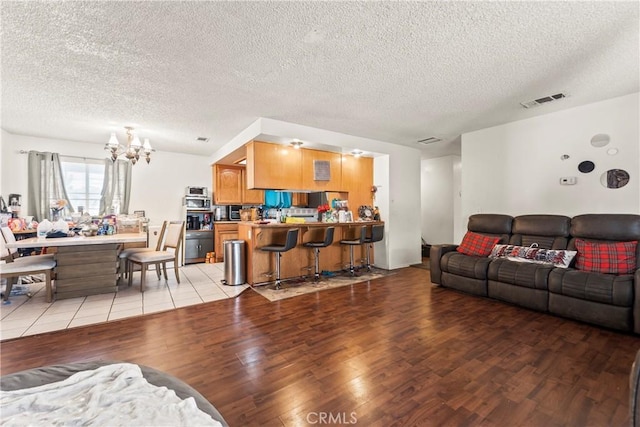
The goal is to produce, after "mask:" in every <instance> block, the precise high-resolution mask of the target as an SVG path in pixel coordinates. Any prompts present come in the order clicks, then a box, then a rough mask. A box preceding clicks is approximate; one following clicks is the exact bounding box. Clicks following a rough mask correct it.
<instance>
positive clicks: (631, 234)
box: [567, 214, 640, 269]
mask: <svg viewBox="0 0 640 427" xmlns="http://www.w3.org/2000/svg"><path fill="white" fill-rule="evenodd" d="M570 233H571V240H569V244H568V245H567V249H571V250H576V240H578V239H581V240H584V241H587V242H592V243H616V242H633V241H639V240H640V215H634V214H586V215H578V216H575V217H573V218H572V219H571V231H570ZM579 259H580V253H578V255H577V256H576V263H577V262H578V260H579ZM635 266H636V269H637V268H638V266H640V245H636V248H635Z"/></svg>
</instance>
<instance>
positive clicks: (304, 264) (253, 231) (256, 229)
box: [238, 221, 383, 285]
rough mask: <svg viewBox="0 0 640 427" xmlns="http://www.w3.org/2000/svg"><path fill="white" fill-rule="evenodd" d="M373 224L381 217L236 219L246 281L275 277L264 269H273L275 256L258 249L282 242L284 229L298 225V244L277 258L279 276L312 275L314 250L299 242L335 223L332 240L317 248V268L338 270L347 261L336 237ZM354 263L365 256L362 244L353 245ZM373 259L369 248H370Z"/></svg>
mask: <svg viewBox="0 0 640 427" xmlns="http://www.w3.org/2000/svg"><path fill="white" fill-rule="evenodd" d="M375 224H383V222H381V221H362V222H341V223H325V222H308V223H300V224H296V223H288V224H287V223H272V224H259V223H256V222H240V223H239V224H238V239H240V240H244V242H245V245H246V257H247V263H246V264H247V283H249V284H251V285H256V284H261V283H264V282H269V281H273V280H275V279H274V278H271V277H269V275H268V274H267V273H269V272H274V271H275V256H274V255H273V254H272V253H269V252H264V251H261V250H260V248H261V247H262V246H267V245H269V244H272V243H274V242H283V241H284V239H285V236H286V232H287V230H289V229H291V228H298V229H299V230H300V231H299V232H298V245H297V246H296V247H295V248H293V249H291V250H290V251H288V252H285V253H283V254H282V259H281V261H280V267H281V271H280V276H281V278H282V279H287V278H294V277H300V276H313V273H314V254H313V249H310V248H305V247H304V246H302V244H303V243H306V242H309V241H319V240H323V239H324V230H325V229H326V228H327V227H335V233H334V236H333V243H332V244H331V245H330V246H327V247H326V248H321V249H320V271H323V270H326V271H338V270H342V269H343V268H344V267H345V266H346V265H348V264H349V248H348V247H346V246H345V245H341V244H340V240H343V239H351V238H355V236H356V234H357V233H358V231H359V230H360V227H370V226H372V225H375ZM354 252H355V263H356V265H359V264H360V262H359V260H360V259H363V258H365V256H366V248H365V245H362V246H361V247H360V248H358V247H356V248H354ZM371 259H372V260H373V250H372V251H371Z"/></svg>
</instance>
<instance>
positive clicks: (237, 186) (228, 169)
mask: <svg viewBox="0 0 640 427" xmlns="http://www.w3.org/2000/svg"><path fill="white" fill-rule="evenodd" d="M213 177H214V178H213V183H214V185H213V188H214V190H213V198H214V203H215V204H216V205H220V204H239V203H242V167H241V166H231V165H217V164H216V165H213Z"/></svg>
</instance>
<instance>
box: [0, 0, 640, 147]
mask: <svg viewBox="0 0 640 427" xmlns="http://www.w3.org/2000/svg"><path fill="white" fill-rule="evenodd" d="M0 7H1V8H2V9H1V11H2V75H1V79H2V123H1V125H2V128H4V129H5V130H7V131H9V132H11V133H17V134H22V135H33V136H40V137H48V138H56V139H67V140H76V141H85V142H92V143H97V144H104V143H105V142H106V141H107V139H108V136H109V132H111V131H113V130H117V131H118V132H119V136H120V137H121V140H123V134H124V132H123V127H124V126H127V125H129V126H134V127H136V128H137V130H138V131H139V134H140V136H141V137H148V138H150V139H151V142H152V145H153V146H154V148H156V149H158V150H163V151H178V152H185V153H194V154H207V155H209V154H211V153H213V152H215V151H216V150H217V149H218V148H219V147H220V146H222V145H223V144H224V143H226V142H227V141H229V140H230V139H231V138H232V137H234V136H235V135H237V134H238V133H239V132H240V131H241V130H243V129H244V128H246V127H247V126H248V125H249V124H251V123H252V122H253V121H255V120H256V119H257V118H258V117H268V118H272V119H277V120H282V121H286V122H292V123H298V124H302V125H307V126H313V127H318V128H322V129H328V130H332V131H337V132H342V133H346V134H351V135H357V136H362V137H367V138H372V139H378V140H382V141H388V142H393V143H397V144H405V145H410V146H414V147H416V148H422V146H421V145H419V144H417V142H416V141H417V140H419V139H423V138H426V137H430V136H437V137H440V138H443V139H444V141H443V142H440V143H435V144H432V145H431V146H429V147H425V150H428V151H425V155H428V156H437V155H441V154H446V153H447V152H449V151H450V150H454V151H455V149H456V143H455V142H453V143H449V142H447V141H449V140H453V139H455V138H456V137H457V136H458V135H460V134H461V133H464V132H469V131H472V130H476V129H481V128H485V127H488V126H493V125H497V124H501V123H505V122H510V121H513V120H518V119H524V118H527V117H532V116H534V115H539V114H546V113H549V112H553V111H557V110H560V109H565V108H570V107H574V106H578V105H582V104H586V103H590V102H594V101H599V100H603V99H608V98H612V97H615V96H620V95H625V94H629V93H632V92H637V91H639V90H640V84H639V72H640V65H639V59H638V57H639V51H640V45H639V40H638V37H639V33H640V31H639V24H638V23H639V18H640V17H639V13H638V9H639V3H638V2H636V1H633V2H618V1H615V2H599V1H594V2H541V1H534V2H272V1H262V2H195V1H194V2H144V1H143V2H132V1H127V2H116V1H112V2H31V1H29V2H27V1H24V2H12V1H2V2H1V6H0ZM558 92H565V93H567V94H568V95H569V97H568V98H566V99H563V100H561V101H557V102H554V103H552V104H547V105H543V106H540V107H536V108H533V109H530V110H526V109H524V108H522V107H521V106H520V105H519V103H520V102H522V101H529V100H531V99H535V98H540V97H542V96H546V95H551V94H555V93H558ZM200 136H202V137H208V138H210V141H209V142H208V143H202V142H197V141H196V138H197V137H200ZM291 137H292V138H294V137H295V135H291ZM457 141H458V144H457V146H458V147H459V139H457ZM360 148H362V149H366V147H360Z"/></svg>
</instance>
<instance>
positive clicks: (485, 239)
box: [456, 231, 500, 257]
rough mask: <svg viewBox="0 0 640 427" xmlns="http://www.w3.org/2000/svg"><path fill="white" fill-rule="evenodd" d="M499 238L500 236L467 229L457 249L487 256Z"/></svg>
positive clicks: (472, 254) (473, 254) (468, 253)
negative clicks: (486, 234)
mask: <svg viewBox="0 0 640 427" xmlns="http://www.w3.org/2000/svg"><path fill="white" fill-rule="evenodd" d="M499 240H500V238H498V237H493V236H485V235H483V234H479V233H474V232H473V231H467V234H465V235H464V238H463V239H462V243H460V246H458V248H457V249H456V250H457V251H458V252H460V253H462V254H465V255H470V256H481V257H486V256H487V255H489V254H490V253H491V250H492V249H493V247H494V246H495V245H496V243H498V241H499Z"/></svg>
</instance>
